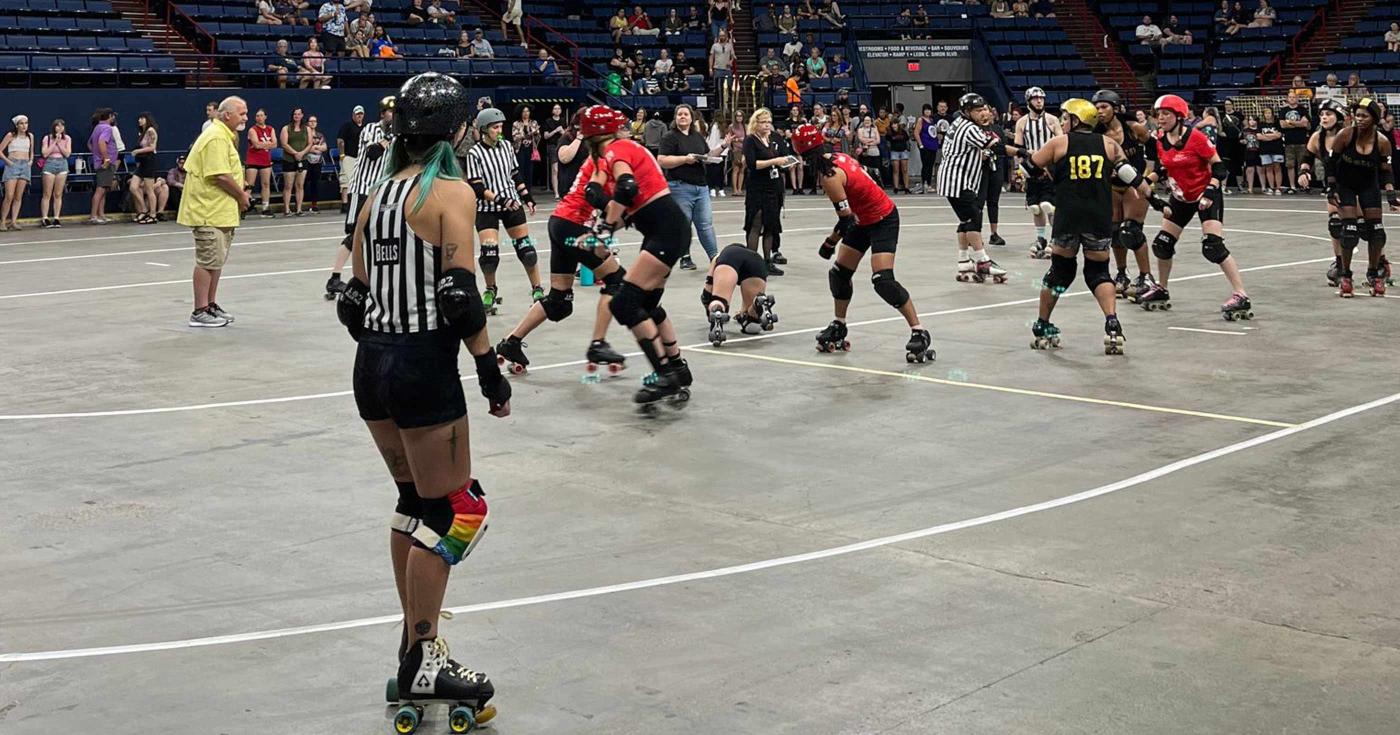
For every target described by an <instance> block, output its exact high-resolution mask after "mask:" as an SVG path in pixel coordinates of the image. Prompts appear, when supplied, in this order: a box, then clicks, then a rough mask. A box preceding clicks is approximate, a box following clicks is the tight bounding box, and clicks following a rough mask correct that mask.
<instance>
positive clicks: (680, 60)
mask: <svg viewBox="0 0 1400 735" xmlns="http://www.w3.org/2000/svg"><path fill="white" fill-rule="evenodd" d="M671 73H672V74H679V75H681V76H682V77H691V76H695V75H696V74H699V72H697V71H696V70H695V65H694V64H692V63H690V60H689V59H687V58H686V57H685V49H681V50H680V51H677V52H676V64H675V68H674V70H673V71H672V72H671Z"/></svg>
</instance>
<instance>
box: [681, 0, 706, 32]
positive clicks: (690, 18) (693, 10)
mask: <svg viewBox="0 0 1400 735" xmlns="http://www.w3.org/2000/svg"><path fill="white" fill-rule="evenodd" d="M685 29H686V30H687V31H691V32H698V31H703V30H705V20H704V19H703V18H701V17H700V9H699V8H697V7H695V6H694V5H692V6H690V14H688V15H687V16H686V17H685Z"/></svg>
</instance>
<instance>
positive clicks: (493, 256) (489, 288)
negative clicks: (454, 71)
mask: <svg viewBox="0 0 1400 735" xmlns="http://www.w3.org/2000/svg"><path fill="white" fill-rule="evenodd" d="M505 124H506V116H505V113H503V112H501V111H500V110H498V109H496V108H494V107H488V108H486V109H484V110H482V111H481V112H479V113H477V116H476V129H477V130H478V131H479V132H480V134H481V142H479V143H477V144H476V145H474V146H472V147H471V149H470V150H468V151H467V183H468V184H470V185H471V187H472V191H474V192H476V209H477V212H476V234H477V237H479V238H481V256H480V260H479V263H480V265H481V274H482V275H483V276H485V278H486V290H485V291H483V292H482V294H481V300H482V305H483V306H484V307H485V309H486V313H487V314H495V313H496V311H497V309H498V308H499V305H500V303H501V295H500V290H499V289H498V288H497V287H496V268H497V267H499V266H500V264H501V246H500V240H499V237H500V231H501V229H502V228H504V229H505V231H506V235H507V236H508V237H509V238H510V241H511V243H512V244H513V245H514V250H515V257H516V258H519V259H520V264H521V265H522V266H524V267H525V275H526V276H527V277H528V278H529V279H530V299H531V300H532V301H539V300H540V299H542V298H544V289H543V288H541V287H540V267H539V260H540V256H539V253H537V252H536V251H535V243H534V240H532V239H531V238H530V226H529V224H527V223H526V212H528V213H529V214H532V215H533V214H534V213H535V198H534V197H533V196H531V195H530V187H529V186H527V185H526V184H525V180H524V179H522V178H521V177H520V164H519V161H518V159H517V158H516V157H515V148H514V147H513V146H511V144H510V142H509V141H508V140H505V139H504V138H503V132H504V129H505Z"/></svg>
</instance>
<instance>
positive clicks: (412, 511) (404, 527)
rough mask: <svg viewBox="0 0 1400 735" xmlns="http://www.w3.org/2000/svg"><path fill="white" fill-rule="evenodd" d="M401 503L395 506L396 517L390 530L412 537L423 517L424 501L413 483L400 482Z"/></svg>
mask: <svg viewBox="0 0 1400 735" xmlns="http://www.w3.org/2000/svg"><path fill="white" fill-rule="evenodd" d="M395 484H396V485H398V486H399V502H398V503H397V504H395V505H394V515H393V517H392V518H391V519H390V521H389V528H390V529H392V530H393V531H395V532H397V533H401V534H403V535H405V536H409V537H412V536H413V532H414V530H416V529H417V528H418V523H419V519H420V518H422V517H423V500H422V498H419V497H418V486H417V485H415V484H413V482H411V481H410V482H398V483H395Z"/></svg>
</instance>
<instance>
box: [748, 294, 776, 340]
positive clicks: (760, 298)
mask: <svg viewBox="0 0 1400 735" xmlns="http://www.w3.org/2000/svg"><path fill="white" fill-rule="evenodd" d="M776 303H778V300H777V299H775V298H773V297H772V296H769V295H768V294H766V293H761V294H759V295H757V296H755V297H754V299H753V308H754V311H756V312H758V328H759V329H762V330H763V331H765V332H771V331H773V325H774V324H777V323H778V313H777V312H775V311H773V305H774V304H776Z"/></svg>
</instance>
